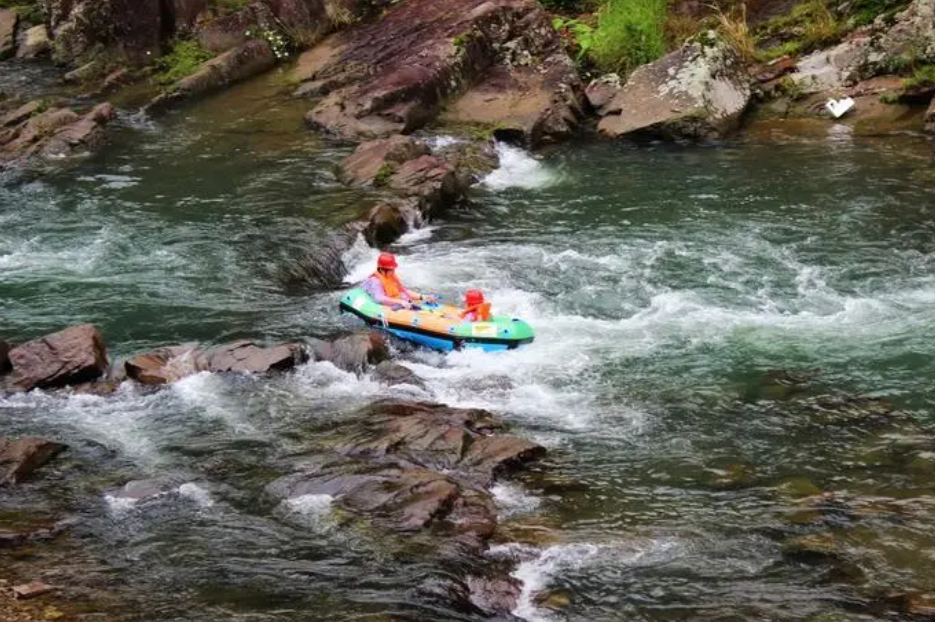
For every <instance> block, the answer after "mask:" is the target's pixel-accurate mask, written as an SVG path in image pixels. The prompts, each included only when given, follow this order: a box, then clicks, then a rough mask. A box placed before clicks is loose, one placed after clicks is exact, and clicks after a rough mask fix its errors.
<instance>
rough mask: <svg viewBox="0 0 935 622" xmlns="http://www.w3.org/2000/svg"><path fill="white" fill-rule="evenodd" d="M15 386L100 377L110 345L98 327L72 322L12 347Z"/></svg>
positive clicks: (46, 385)
mask: <svg viewBox="0 0 935 622" xmlns="http://www.w3.org/2000/svg"><path fill="white" fill-rule="evenodd" d="M10 361H11V362H12V363H13V375H12V376H11V378H10V382H11V384H12V385H13V387H14V388H17V389H20V390H23V391H30V390H32V389H52V388H58V387H63V386H66V385H69V384H80V383H82V382H88V381H90V380H95V379H96V378H99V377H100V376H101V375H103V374H104V372H105V371H106V369H107V346H105V345H104V339H103V337H101V334H100V332H98V330H97V328H95V327H94V326H92V325H90V324H84V325H81V326H73V327H71V328H66V329H65V330H63V331H60V332H57V333H54V334H51V335H46V336H45V337H42V338H40V339H36V340H34V341H30V342H27V343H24V344H23V345H20V346H17V347H15V348H13V349H12V350H10Z"/></svg>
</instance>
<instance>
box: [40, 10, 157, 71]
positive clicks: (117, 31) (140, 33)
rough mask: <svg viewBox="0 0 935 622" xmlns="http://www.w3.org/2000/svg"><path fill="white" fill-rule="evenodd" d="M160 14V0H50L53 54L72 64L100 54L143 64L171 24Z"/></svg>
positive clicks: (56, 57)
mask: <svg viewBox="0 0 935 622" xmlns="http://www.w3.org/2000/svg"><path fill="white" fill-rule="evenodd" d="M163 16H164V11H163V6H162V2H161V1H160V0H50V2H49V23H50V25H51V27H52V35H53V36H52V39H53V47H54V51H53V56H54V58H55V60H56V61H57V62H59V63H61V64H68V65H73V66H78V65H82V64H84V63H86V62H88V61H90V60H92V59H93V58H94V57H96V56H100V55H105V56H109V57H119V58H121V59H123V60H125V61H127V62H129V63H132V64H135V65H143V64H146V63H147V62H149V61H150V60H151V59H153V58H155V57H156V56H158V55H159V54H160V53H161V51H162V42H163V33H164V32H165V31H167V30H169V29H170V28H171V26H172V25H171V24H169V23H166V22H164V21H163Z"/></svg>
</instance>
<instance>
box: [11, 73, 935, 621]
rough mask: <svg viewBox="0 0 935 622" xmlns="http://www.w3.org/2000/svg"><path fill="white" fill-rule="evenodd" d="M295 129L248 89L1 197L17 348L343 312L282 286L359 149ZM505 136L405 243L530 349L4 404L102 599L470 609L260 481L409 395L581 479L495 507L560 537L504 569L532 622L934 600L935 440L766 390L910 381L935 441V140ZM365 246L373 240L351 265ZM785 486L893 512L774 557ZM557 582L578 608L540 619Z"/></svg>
mask: <svg viewBox="0 0 935 622" xmlns="http://www.w3.org/2000/svg"><path fill="white" fill-rule="evenodd" d="M302 111H303V107H302V106H301V105H299V104H297V103H289V102H287V103H283V102H281V101H280V100H279V99H269V98H268V96H267V95H264V94H263V93H262V92H261V93H260V94H259V95H254V91H251V90H250V89H249V88H246V87H242V88H237V89H234V90H232V91H231V92H230V93H227V94H224V95H222V96H220V97H219V98H216V99H214V100H211V101H209V102H207V103H204V104H198V105H194V106H191V107H189V108H186V109H185V110H184V111H183V112H180V113H175V114H173V115H171V116H170V117H168V118H166V119H162V120H159V121H150V120H146V119H139V118H134V117H130V116H125V117H123V118H122V119H121V122H120V124H121V128H120V129H119V131H118V132H117V136H116V137H115V140H114V142H115V144H114V145H113V146H112V147H111V148H109V149H107V150H105V152H104V153H103V154H101V155H99V156H96V157H93V158H90V159H88V160H87V161H84V162H82V163H80V164H79V165H78V166H77V167H75V168H73V169H69V170H65V171H61V172H58V173H55V174H53V175H50V176H47V177H44V178H42V179H41V180H37V181H32V182H29V183H26V184H17V185H9V186H6V187H0V300H2V308H3V314H2V332H3V333H4V336H5V337H6V338H8V339H10V340H13V341H17V340H24V339H28V338H31V337H34V336H37V335H40V334H43V333H47V332H51V331H54V330H57V329H59V328H61V327H64V326H66V325H71V324H75V323H81V322H93V323H95V324H96V325H97V326H99V327H100V328H101V330H102V331H103V332H104V334H105V336H106V338H107V340H108V343H109V345H110V351H111V355H112V357H114V358H120V357H122V356H127V355H130V354H132V353H135V352H139V351H142V350H145V349H147V348H151V347H154V346H158V345H163V344H167V343H180V342H185V341H192V340H201V341H206V342H212V343H219V342H224V341H229V340H231V339H234V338H238V337H244V336H249V337H253V338H258V339H263V340H269V341H282V340H294V339H298V338H302V337H311V336H328V335H335V334H338V333H341V332H346V331H348V330H351V329H353V328H355V327H356V323H355V320H354V319H353V318H350V317H340V316H338V314H337V313H336V304H337V298H338V294H337V293H335V292H329V293H318V294H298V293H294V292H292V293H287V292H286V291H285V289H284V288H283V286H282V284H281V282H280V279H278V277H277V274H278V270H279V268H280V267H281V266H282V265H285V264H287V263H288V262H289V261H290V259H291V258H294V257H295V256H296V255H297V254H298V253H300V252H301V251H302V249H303V248H306V247H308V246H310V245H314V244H316V243H318V241H320V240H321V239H322V237H323V236H324V235H325V234H326V233H327V232H328V231H329V230H331V229H332V228H334V227H335V226H336V225H337V224H339V223H341V222H342V221H343V220H345V219H347V218H349V217H352V216H354V215H355V214H356V213H357V212H358V211H359V210H360V209H361V208H360V205H361V201H362V199H363V198H364V194H363V193H362V192H361V191H356V190H349V189H346V188H344V187H342V186H341V185H340V184H338V183H337V182H336V181H335V178H334V174H333V171H334V166H335V164H336V163H337V162H338V161H339V160H340V159H341V158H342V157H343V156H344V155H346V154H347V153H348V152H349V151H348V149H347V148H344V147H335V146H333V145H329V144H327V143H324V142H322V141H321V140H320V139H318V138H316V137H315V136H314V135H313V134H311V133H305V132H302V131H297V126H298V122H297V120H298V119H300V118H301V112H302ZM280 113H281V114H280ZM500 151H501V156H502V164H501V168H500V169H498V170H497V171H495V172H494V174H492V176H491V177H489V178H488V179H487V180H486V182H485V184H483V185H482V186H481V187H478V188H477V189H476V190H475V191H474V194H473V197H472V198H473V201H472V205H471V206H470V207H469V208H466V209H462V210H458V211H455V212H453V213H451V214H450V215H449V216H448V217H447V218H446V219H444V220H441V221H437V222H434V223H432V225H431V226H430V227H429V228H427V229H424V230H421V231H418V232H414V233H410V234H408V235H407V236H405V237H404V238H403V239H402V240H401V241H400V242H399V243H398V244H397V245H395V246H394V250H395V251H396V252H397V253H398V255H399V258H400V264H401V268H400V273H401V275H402V276H403V278H404V279H405V280H406V282H407V284H410V285H411V286H412V287H414V288H417V289H424V290H427V291H434V292H439V293H441V294H442V295H444V296H446V297H452V298H453V297H456V296H458V295H459V294H460V293H461V292H463V291H464V289H465V288H467V287H469V286H479V287H481V288H482V289H483V290H484V291H485V292H486V294H487V298H488V299H489V300H492V301H493V304H494V308H495V309H496V310H499V311H504V312H510V313H513V314H516V315H518V316H521V317H523V318H526V319H527V320H528V321H530V323H531V324H533V326H534V327H535V329H536V331H537V338H536V341H535V343H533V344H532V345H531V346H529V347H527V348H524V349H521V350H518V351H512V352H507V353H498V354H485V353H481V352H472V351H468V352H461V353H452V354H449V355H444V356H443V355H440V354H436V353H430V352H418V351H417V352H413V353H409V354H406V355H405V358H404V363H405V364H406V365H407V366H409V367H410V368H411V369H413V370H414V371H415V372H416V373H418V374H419V375H420V376H422V377H423V378H425V379H426V380H427V389H426V390H425V391H421V390H419V389H415V388H407V387H401V388H387V387H384V386H382V385H380V384H378V383H376V382H374V381H373V380H372V379H370V378H369V377H367V376H364V377H357V376H355V375H353V374H348V373H345V372H342V371H339V370H337V369H336V368H334V367H333V366H331V365H330V364H329V363H310V364H307V365H304V366H302V367H301V368H300V369H299V370H298V371H297V372H295V373H294V374H290V375H286V376H283V377H278V378H271V379H264V378H250V377H221V376H214V375H210V374H199V375H196V376H193V377H190V378H186V379H184V380H182V381H180V382H177V383H175V384H173V385H172V386H171V387H170V388H169V389H167V390H165V391H162V392H158V393H147V392H142V391H138V390H135V389H133V388H131V387H123V388H121V389H120V391H119V392H118V394H117V395H116V396H113V397H96V396H71V397H67V396H62V395H56V394H42V393H33V394H28V395H14V396H8V397H0V411H2V413H3V414H2V417H0V435H11V434H19V433H34V434H39V435H44V436H48V437H52V438H56V439H61V440H64V441H65V442H67V443H69V444H70V445H71V447H72V450H71V452H70V453H69V454H68V457H67V458H66V459H65V460H64V461H62V462H61V463H60V465H59V466H56V467H54V468H52V469H50V470H49V473H48V474H47V475H46V477H44V478H42V479H41V480H39V481H37V482H35V483H33V484H30V485H29V486H27V487H25V488H24V489H23V490H24V491H23V492H18V493H16V498H17V499H18V500H19V501H20V502H21V503H23V504H25V507H26V509H28V510H30V511H32V512H35V513H38V514H43V513H45V514H48V515H50V516H53V515H54V516H59V515H61V514H62V513H67V514H71V515H74V516H77V517H78V518H79V519H80V520H79V521H78V523H77V526H76V527H75V533H74V535H73V536H72V537H71V539H70V542H69V544H67V545H66V549H67V550H68V551H71V553H70V554H73V555H74V556H75V557H74V558H72V559H71V563H74V564H75V565H76V567H80V568H82V572H83V573H84V581H85V582H86V583H87V584H88V585H89V586H105V587H107V588H108V589H113V590H115V591H116V592H117V593H119V594H121V595H123V596H125V597H127V598H129V599H130V600H131V601H132V602H135V603H137V604H136V605H135V607H137V608H138V609H137V610H136V613H135V615H137V616H138V618H135V619H151V620H232V619H237V620H251V621H253V620H257V621H263V622H266V621H272V620H380V619H389V617H387V618H383V617H380V616H381V615H382V614H384V613H386V614H388V615H395V616H398V617H401V618H404V619H419V620H472V619H475V618H473V617H471V616H470V615H467V614H464V613H459V612H457V611H453V610H445V609H444V607H443V606H441V605H439V604H437V603H432V602H429V601H427V600H425V599H423V598H420V597H418V594H419V593H420V589H422V588H423V587H424V586H425V584H426V583H427V582H429V583H430V582H431V581H432V580H433V577H435V576H436V574H437V572H438V570H437V569H435V568H433V567H432V566H431V565H427V564H422V563H419V562H418V561H413V559H412V558H411V557H407V556H400V555H397V554H394V553H392V552H388V551H387V550H385V549H384V548H382V547H381V545H380V542H379V539H376V540H375V539H374V538H372V537H367V535H366V534H360V533H354V532H348V531H346V530H344V529H342V528H341V526H340V525H339V524H337V523H335V522H334V521H333V520H332V519H331V518H330V515H329V502H328V501H329V500H328V499H323V498H299V499H294V500H291V501H289V502H286V503H283V504H275V503H271V502H270V501H269V500H268V499H267V498H265V497H264V495H263V494H262V491H263V486H264V485H265V484H266V483H268V481H269V477H270V475H269V474H270V472H271V466H270V465H273V464H275V463H276V461H277V460H278V459H280V458H282V457H283V456H287V455H289V454H290V452H295V451H298V450H299V448H300V447H301V446H302V438H303V435H305V434H310V433H312V432H310V430H315V429H321V426H323V425H327V424H331V423H334V424H337V423H339V422H340V421H341V417H342V414H343V413H347V412H349V411H351V410H353V409H354V408H356V407H357V406H360V405H362V404H366V403H368V402H371V401H373V400H375V399H378V398H380V397H388V396H395V397H400V396H402V397H407V398H417V399H427V400H435V401H441V402H444V403H447V404H451V405H457V406H472V407H473V406H479V407H484V408H489V409H491V410H493V411H495V412H496V413H498V414H500V415H502V416H503V417H504V418H505V419H507V420H508V421H509V422H511V423H512V424H513V425H514V426H515V427H516V429H517V431H518V433H520V434H522V435H525V436H528V437H530V438H532V439H533V440H536V441H538V442H539V443H542V444H544V445H546V446H547V447H548V448H549V449H550V452H551V457H550V458H549V460H548V464H547V469H548V470H550V472H551V474H552V477H554V478H566V479H567V480H569V481H573V482H577V484H576V485H574V486H568V487H566V488H565V489H563V490H562V491H561V492H555V491H553V490H550V489H549V488H548V487H544V486H537V483H536V480H535V478H532V477H527V478H523V477H520V478H517V479H516V480H512V481H506V482H503V483H501V484H500V485H499V486H497V488H496V489H495V492H496V498H497V502H498V505H499V507H500V512H501V516H502V517H503V519H504V520H512V521H519V522H524V521H525V522H528V523H532V524H542V525H546V526H548V527H549V528H550V529H551V530H553V532H554V534H556V536H557V537H556V539H555V541H553V542H549V543H546V544H543V545H542V547H541V548H540V549H539V550H537V551H534V552H532V553H531V554H529V555H527V556H526V557H524V559H525V560H526V561H524V562H523V563H522V564H521V565H520V566H519V567H518V568H517V570H516V576H517V577H519V578H521V579H523V580H524V581H525V582H526V587H525V589H524V592H523V595H522V597H521V602H520V604H519V606H518V608H517V609H516V611H515V612H514V613H515V614H516V615H518V616H520V617H522V618H524V619H527V620H533V621H543V620H561V619H567V620H582V621H583V620H588V621H597V620H600V621H604V620H608V621H609V620H647V621H656V620H688V619H692V620H762V619H769V620H801V619H807V618H809V616H817V615H820V614H823V613H825V614H827V613H828V612H832V613H833V612H837V611H839V610H844V609H846V608H847V607H848V605H849V603H852V602H853V601H854V599H855V594H866V593H868V592H872V591H873V590H878V591H886V590H893V589H896V590H906V589H915V590H920V591H922V592H925V591H935V582H933V577H935V572H933V571H935V519H932V518H931V516H932V513H931V509H932V506H933V505H935V497H933V496H932V494H931V481H932V480H931V477H932V475H933V473H935V458H933V454H931V453H930V452H931V450H932V448H933V446H935V441H932V440H929V437H927V436H918V434H921V433H917V432H913V433H911V434H910V433H909V432H906V429H905V428H897V429H892V428H885V429H883V430H879V429H865V428H863V427H861V426H854V427H846V426H845V427H842V426H820V425H815V424H814V422H812V421H810V420H809V419H808V416H807V414H805V413H804V411H803V409H802V408H799V407H797V406H796V405H795V404H796V402H795V401H794V400H791V401H790V400H787V399H770V397H771V396H770V395H768V391H767V390H766V389H764V385H763V384H762V382H761V378H762V377H763V375H764V374H766V373H767V372H768V370H771V369H789V370H799V371H802V370H815V369H820V370H821V376H820V378H819V379H817V380H815V381H814V382H815V383H817V384H818V388H817V389H814V390H816V391H818V392H819V393H821V392H825V393H827V392H832V393H833V392H847V393H856V394H864V395H870V396H885V397H889V398H891V400H892V401H893V404H894V405H896V406H898V407H900V408H903V409H906V410H907V411H909V413H910V416H911V418H912V419H913V420H914V421H916V422H917V423H919V424H923V425H927V424H930V423H932V415H931V413H932V409H933V406H935V389H933V383H932V382H931V378H932V377H933V375H935V357H933V356H932V355H933V354H935V304H933V303H935V236H933V222H935V220H933V211H935V184H933V180H935V172H933V171H935V168H933V167H932V164H933V162H932V160H933V158H932V155H931V150H930V147H929V146H928V145H926V144H924V142H923V141H921V139H918V138H915V137H911V136H908V137H907V136H897V137H888V138H884V139H870V138H860V137H855V136H854V135H853V134H852V133H850V132H849V131H848V129H847V127H846V126H843V125H834V124H830V123H829V124H828V126H827V129H826V130H823V133H821V134H820V135H818V136H814V137H810V138H809V139H807V140H806V139H800V138H794V137H791V136H785V135H783V134H781V133H778V134H775V135H774V136H773V138H772V139H770V140H757V141H752V140H750V141H744V140H738V141H736V142H731V143H728V144H724V145H719V146H711V147H676V146H664V145H649V146H641V147H634V146H628V145H623V144H609V143H599V142H583V143H572V144H567V145H563V146H561V147H557V148H554V149H551V150H548V151H546V152H545V153H544V154H542V155H541V157H538V158H532V157H531V156H530V155H529V154H526V153H524V152H522V151H520V150H517V149H513V148H510V147H505V146H500ZM375 256H376V251H374V250H372V249H368V248H366V247H365V246H363V245H358V246H357V247H355V248H354V249H352V251H351V252H350V253H349V254H348V256H347V262H348V264H349V267H350V268H351V272H352V276H353V277H354V278H363V277H364V276H366V274H367V273H368V271H369V269H370V266H371V265H372V263H373V260H374V258H375ZM913 429H915V428H913ZM912 434H917V436H912ZM907 437H912V439H914V440H913V441H912V442H908V441H906V438H907ZM146 477H168V478H172V480H173V481H175V482H177V484H178V485H177V487H176V488H174V489H173V492H172V493H171V494H168V495H166V496H165V497H164V498H163V499H161V500H158V501H156V502H150V503H147V504H145V505H144V506H140V507H136V506H133V505H132V504H128V503H126V502H123V501H120V500H119V499H115V498H114V496H113V492H114V490H116V488H117V487H119V485H121V484H122V483H123V482H125V481H127V480H129V479H138V478H146ZM790 487H792V488H795V487H799V488H802V487H805V488H807V489H811V488H813V487H814V489H815V490H816V491H818V490H820V491H836V492H838V493H846V494H847V495H851V496H854V497H857V498H865V499H873V500H875V501H876V503H877V504H878V505H880V506H881V507H886V508H889V507H890V506H891V505H892V506H895V507H898V508H900V510H899V511H896V510H885V511H884V510H881V511H880V512H879V515H878V514H874V513H870V515H869V518H867V519H866V520H862V519H859V518H857V519H855V518H853V517H850V518H848V520H847V521H843V519H842V524H839V525H836V526H835V529H836V530H837V531H836V532H835V533H838V534H840V536H841V538H842V539H843V541H844V542H845V545H846V548H847V549H848V552H849V556H850V557H849V559H853V560H856V561H855V562H854V563H855V564H856V565H857V566H859V567H860V571H861V574H860V577H861V578H860V579H859V580H855V579H854V578H853V577H848V578H842V577H837V576H829V574H828V572H827V568H826V567H824V566H822V565H814V564H806V563H802V562H799V561H797V560H792V559H789V558H787V557H783V555H782V550H781V541H782V540H781V538H778V537H776V536H775V534H776V533H777V532H782V531H783V530H787V531H788V530H790V529H791V530H794V529H795V527H794V526H793V527H788V525H790V524H794V522H795V521H794V519H791V518H790V517H789V515H790V513H791V512H792V510H791V509H790V508H791V507H793V506H794V505H795V503H794V501H793V500H790V496H789V494H788V490H789V488H790ZM43 492H44V493H46V494H45V495H44V496H43V494H41V493H43ZM11 494H12V493H11ZM39 499H44V500H39ZM887 504H890V505H887ZM897 515H898V516H897ZM845 523H846V524H845ZM805 532H807V530H806V531H803V533H805ZM68 547H71V548H68ZM509 547H510V545H503V546H501V547H500V548H499V549H494V554H496V553H497V552H498V550H499V551H500V552H502V551H503V550H504V549H508V548H509ZM79 552H80V553H79ZM36 555H39V556H40V557H41V555H42V553H37V554H36ZM50 555H51V553H50ZM16 563H21V562H18V561H14V564H13V566H12V567H13V568H15V567H16V566H15V564H16ZM543 588H551V589H555V590H561V591H562V592H563V593H566V594H568V595H569V596H570V602H569V604H568V606H567V607H566V608H564V610H563V611H562V612H560V613H556V612H550V611H548V610H545V609H543V608H541V607H538V606H537V605H536V604H535V602H534V599H533V593H534V592H535V591H536V590H538V589H543ZM143 611H145V612H146V613H141V612H143ZM848 615H851V616H852V617H849V618H847V619H868V620H869V619H876V618H874V616H873V615H872V614H871V613H869V612H868V613H864V614H861V616H863V617H860V616H858V617H853V614H848ZM823 619H824V618H823ZM827 619H838V618H830V617H829V618H827ZM841 619H844V618H841ZM880 619H882V617H881V618H880Z"/></svg>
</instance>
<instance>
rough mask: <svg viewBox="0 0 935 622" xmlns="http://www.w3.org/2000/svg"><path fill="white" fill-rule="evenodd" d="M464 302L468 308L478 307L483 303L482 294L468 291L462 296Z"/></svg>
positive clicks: (477, 291)
mask: <svg viewBox="0 0 935 622" xmlns="http://www.w3.org/2000/svg"><path fill="white" fill-rule="evenodd" d="M464 302H465V303H467V305H468V306H469V307H473V306H474V305H479V304H481V303H482V302H484V293H483V292H482V291H480V290H479V289H469V290H467V292H466V293H465V294H464Z"/></svg>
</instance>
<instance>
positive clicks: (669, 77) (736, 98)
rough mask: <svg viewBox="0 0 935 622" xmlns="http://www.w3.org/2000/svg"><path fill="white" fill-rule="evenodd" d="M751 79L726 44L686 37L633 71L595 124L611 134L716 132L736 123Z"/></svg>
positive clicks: (696, 135)
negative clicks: (662, 54)
mask: <svg viewBox="0 0 935 622" xmlns="http://www.w3.org/2000/svg"><path fill="white" fill-rule="evenodd" d="M711 36H712V35H708V37H711ZM749 82H750V80H749V77H748V76H747V72H746V68H745V67H744V65H743V62H742V61H741V59H740V57H739V56H738V55H737V54H736V52H734V50H733V49H732V48H731V47H730V46H729V45H728V44H726V43H724V42H722V41H714V40H712V39H709V38H705V40H704V41H703V42H702V41H699V40H694V41H689V42H688V43H686V44H684V45H683V46H682V47H681V48H679V49H678V50H676V51H674V52H672V53H670V54H667V55H666V56H664V57H662V58H661V59H659V60H657V61H655V62H653V63H650V64H648V65H643V66H642V67H640V68H639V69H637V70H636V71H634V72H633V74H631V75H630V78H629V79H628V80H627V83H626V85H624V87H623V89H622V90H621V91H620V92H619V93H618V94H617V95H616V96H615V97H614V99H613V100H612V101H611V102H610V103H609V104H607V105H606V107H605V112H606V114H605V116H604V117H603V118H602V119H601V120H600V123H599V124H598V129H599V130H600V132H601V133H603V134H605V135H607V136H610V137H615V138H616V137H623V136H628V135H634V134H636V135H650V136H652V137H660V138H665V139H680V138H687V139H710V138H719V137H722V136H724V135H726V134H727V133H728V132H730V131H732V130H734V129H736V128H737V126H738V125H739V123H740V120H741V116H742V115H743V112H744V110H746V108H747V104H748V103H749V102H750V96H751V90H750V84H749Z"/></svg>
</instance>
